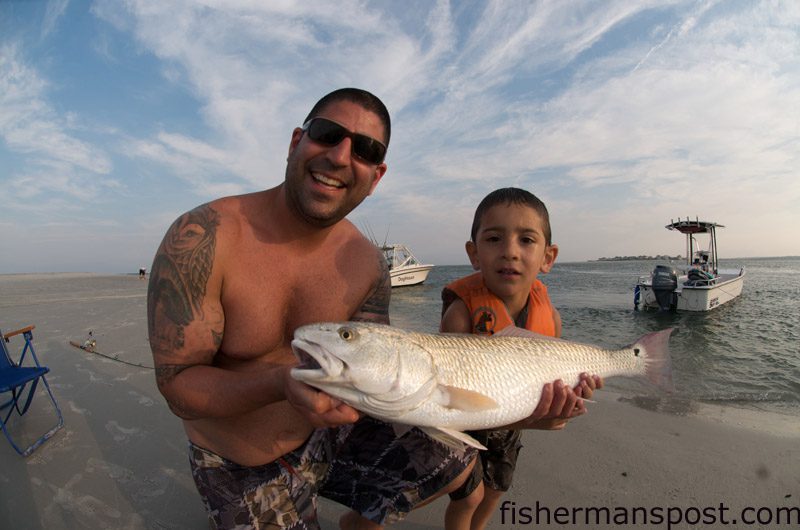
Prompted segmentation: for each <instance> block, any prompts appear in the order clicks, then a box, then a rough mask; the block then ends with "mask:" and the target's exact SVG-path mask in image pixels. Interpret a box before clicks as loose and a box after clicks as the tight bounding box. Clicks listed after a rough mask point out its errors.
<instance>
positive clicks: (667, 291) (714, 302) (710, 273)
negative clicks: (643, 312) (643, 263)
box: [633, 217, 745, 311]
mask: <svg viewBox="0 0 800 530" xmlns="http://www.w3.org/2000/svg"><path fill="white" fill-rule="evenodd" d="M666 228H667V229H668V230H677V231H678V232H680V233H682V234H684V235H686V261H687V263H686V265H687V266H686V269H685V270H683V271H680V272H679V271H676V270H675V269H674V268H673V267H672V266H671V265H656V268H655V269H654V270H653V272H652V273H651V274H650V275H649V276H641V277H640V278H639V281H638V282H637V283H636V288H635V291H634V299H633V303H634V306H635V307H636V309H638V308H639V305H640V304H641V305H642V307H643V308H644V309H660V310H662V311H672V310H678V311H710V310H711V309H714V308H715V307H719V306H721V305H722V304H724V303H726V302H730V301H731V300H733V299H734V298H736V297H737V296H739V295H740V294H742V286H743V284H744V274H745V273H744V267H742V268H740V269H738V270H721V269H720V268H719V258H718V255H717V232H716V229H717V228H724V226H723V225H721V224H717V223H714V222H710V221H700V220H699V219H697V218H695V220H694V221H692V220H691V219H689V218H688V217H687V218H686V219H685V220H681V219H678V220H677V221H673V220H670V224H668V225H667V226H666ZM701 234H702V235H705V236H707V239H708V246H707V248H706V249H703V248H701V246H700V245H699V243H698V241H697V238H696V236H698V235H701Z"/></svg>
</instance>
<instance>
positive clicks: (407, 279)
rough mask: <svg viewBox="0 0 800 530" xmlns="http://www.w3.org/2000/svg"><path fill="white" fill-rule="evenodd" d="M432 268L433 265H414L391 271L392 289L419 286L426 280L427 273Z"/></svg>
mask: <svg viewBox="0 0 800 530" xmlns="http://www.w3.org/2000/svg"><path fill="white" fill-rule="evenodd" d="M432 268H433V265H416V266H411V267H400V268H397V269H392V270H391V272H390V274H391V277H392V287H405V286H408V285H419V284H421V283H422V282H424V281H425V280H426V279H427V278H428V273H429V272H430V271H431V269H432Z"/></svg>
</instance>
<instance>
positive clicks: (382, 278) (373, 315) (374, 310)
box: [350, 253, 392, 324]
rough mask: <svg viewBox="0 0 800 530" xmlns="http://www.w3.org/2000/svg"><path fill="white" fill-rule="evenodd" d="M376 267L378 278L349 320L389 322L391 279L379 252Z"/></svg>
mask: <svg viewBox="0 0 800 530" xmlns="http://www.w3.org/2000/svg"><path fill="white" fill-rule="evenodd" d="M378 269H379V274H378V278H377V280H376V281H375V284H374V285H373V288H372V290H371V292H370V295H369V297H368V298H367V299H366V300H365V301H364V304H363V305H362V306H361V308H359V310H358V311H357V312H356V313H355V314H354V315H353V316H352V317H351V318H350V320H354V321H359V322H376V323H378V324H389V301H390V299H391V297H392V280H391V276H390V275H389V264H388V263H387V262H386V259H384V257H383V255H382V254H380V253H379V259H378Z"/></svg>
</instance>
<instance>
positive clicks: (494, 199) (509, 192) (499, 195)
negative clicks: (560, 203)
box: [470, 188, 551, 246]
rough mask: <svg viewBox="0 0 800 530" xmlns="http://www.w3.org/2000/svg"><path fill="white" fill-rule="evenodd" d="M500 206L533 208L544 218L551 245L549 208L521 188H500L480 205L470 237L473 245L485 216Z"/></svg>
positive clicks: (476, 211) (545, 230) (545, 234)
mask: <svg viewBox="0 0 800 530" xmlns="http://www.w3.org/2000/svg"><path fill="white" fill-rule="evenodd" d="M498 204H521V205H523V206H528V207H529V208H533V210H534V211H535V212H536V213H537V214H539V217H541V218H542V225H543V226H542V228H543V230H544V238H545V243H546V244H547V245H548V246H549V245H550V243H551V233H550V214H548V213H547V206H545V205H544V203H543V202H542V201H541V200H539V198H538V197H537V196H536V195H534V194H533V193H531V192H529V191H526V190H522V189H519V188H500V189H498V190H494V191H493V192H491V193H490V194H489V195H487V196H486V197H484V198H483V200H482V201H481V202H480V204H479V205H478V208H476V209H475V217H474V218H473V220H472V231H471V233H470V235H471V237H472V242H473V243H474V242H475V238H476V237H477V235H478V230H479V229H480V227H481V220H482V219H483V216H484V215H485V214H486V212H487V211H488V210H489V208H491V207H492V206H496V205H498Z"/></svg>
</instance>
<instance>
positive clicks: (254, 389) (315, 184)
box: [147, 89, 577, 529]
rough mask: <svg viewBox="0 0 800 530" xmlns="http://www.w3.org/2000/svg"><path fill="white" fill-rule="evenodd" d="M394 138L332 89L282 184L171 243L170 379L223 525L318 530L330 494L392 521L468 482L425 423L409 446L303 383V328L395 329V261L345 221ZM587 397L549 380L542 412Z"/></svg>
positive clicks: (213, 207)
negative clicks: (299, 346) (299, 374)
mask: <svg viewBox="0 0 800 530" xmlns="http://www.w3.org/2000/svg"><path fill="white" fill-rule="evenodd" d="M390 132H391V126H390V120H389V114H388V112H387V111H386V108H385V107H384V105H383V103H381V101H380V100H379V99H378V98H376V97H375V96H373V95H372V94H370V93H368V92H365V91H363V90H358V89H341V90H337V91H334V92H332V93H330V94H328V95H327V96H325V97H323V98H322V99H321V100H320V101H319V102H318V103H317V104H316V105H315V107H314V108H313V109H312V110H311V112H310V113H309V115H308V117H307V118H306V120H305V123H304V125H303V127H302V128H296V129H294V131H293V132H292V137H291V141H290V143H289V156H288V158H287V166H286V175H285V179H284V182H283V183H282V184H280V185H279V186H277V187H275V188H272V189H269V190H266V191H261V192H257V193H252V194H248V195H241V196H236V197H228V198H224V199H219V200H216V201H213V202H211V203H208V204H205V205H202V206H200V207H198V208H196V209H194V210H192V211H190V212H188V213H185V214H184V215H182V216H180V217H179V218H178V219H177V220H176V221H175V222H174V223H173V225H172V226H171V227H170V228H169V230H168V231H167V233H166V235H165V237H164V240H163V241H162V243H161V245H160V246H159V249H158V251H157V253H156V257H155V260H154V262H153V266H152V268H151V273H150V274H151V275H150V283H149V288H148V304H147V306H148V329H149V337H150V347H151V349H152V351H153V359H154V362H155V365H156V381H157V384H158V388H159V390H160V391H161V393H162V394H163V395H164V397H165V399H166V401H167V403H168V404H169V407H170V409H171V410H172V411H173V412H174V413H175V414H176V415H177V416H179V417H180V418H181V419H182V420H183V425H184V429H185V430H186V434H187V436H188V438H189V442H190V447H189V457H190V462H191V466H192V475H193V477H194V479H195V483H196V485H197V488H198V491H199V492H200V495H201V497H202V498H203V502H204V504H205V506H206V509H207V510H208V513H209V519H210V521H211V523H212V525H213V526H214V527H217V528H230V527H233V526H237V525H242V526H243V527H253V528H263V527H269V528H276V527H279V528H291V529H306V528H312V529H314V528H319V525H318V523H317V521H316V497H317V495H322V496H324V497H327V498H330V499H332V500H335V501H337V502H339V503H341V504H344V505H346V506H349V507H351V508H353V509H354V510H355V511H352V512H349V513H347V514H346V515H345V516H343V517H342V519H341V520H340V525H341V526H342V528H347V529H350V528H379V525H380V524H383V523H384V522H388V521H393V520H397V519H398V518H401V517H402V516H403V515H405V514H406V513H407V512H409V511H410V510H411V509H413V508H414V507H416V506H419V505H421V504H423V503H424V502H426V501H428V500H430V499H432V498H433V497H434V496H435V495H436V494H442V493H444V492H446V491H447V489H454V488H455V487H457V486H458V485H459V484H460V483H461V482H462V481H463V479H464V478H466V476H467V475H468V470H469V469H470V465H471V463H472V459H473V457H474V452H470V451H464V452H457V451H452V450H450V449H448V448H446V447H445V446H444V445H442V444H439V443H438V442H434V441H432V440H431V439H429V438H427V437H426V436H425V435H424V434H422V433H421V432H420V431H419V430H418V429H412V430H411V431H409V432H408V433H406V434H404V435H403V436H402V437H399V438H397V437H396V435H395V434H394V431H393V430H392V429H391V427H390V426H388V425H386V424H384V423H382V422H378V421H377V420H372V419H370V418H363V419H360V420H359V414H358V412H357V411H355V410H354V409H352V408H351V407H349V406H347V405H345V404H342V403H340V402H337V401H336V400H334V399H333V398H331V397H330V396H328V395H326V394H324V393H322V392H318V391H316V390H315V389H312V388H311V387H308V386H306V385H304V384H302V383H299V382H297V381H295V380H294V379H292V378H291V377H290V376H289V369H290V367H291V366H292V365H294V364H296V360H295V357H294V355H293V354H292V351H291V346H290V343H291V340H292V337H293V334H294V330H295V329H297V327H299V326H302V325H304V324H308V323H312V322H320V321H345V320H365V321H373V322H380V323H387V324H388V323H389V315H388V309H389V296H390V288H391V287H390V281H389V275H388V270H387V266H386V262H385V260H384V258H383V256H382V255H381V254H380V252H379V251H378V249H376V248H375V247H374V246H373V245H372V244H371V243H370V242H369V241H367V240H366V239H365V238H364V237H363V236H362V235H361V234H360V233H359V232H358V230H357V229H356V228H355V227H354V226H353V225H352V224H351V223H350V222H349V221H347V220H345V219H344V217H345V216H346V215H347V214H348V213H349V212H350V211H351V210H352V209H353V208H355V207H356V206H358V204H360V203H361V201H363V200H364V198H366V197H367V196H368V195H370V194H371V193H372V192H373V191H374V190H375V187H376V186H377V184H378V182H379V181H380V179H381V177H383V175H384V174H385V172H386V164H385V163H384V161H383V159H384V156H385V151H386V146H388V144H389V137H390ZM576 400H577V398H576V397H575V394H574V393H572V392H571V389H568V388H567V389H560V390H559V391H556V392H554V391H553V385H552V384H549V385H546V387H545V389H544V392H543V394H542V399H541V401H540V405H539V407H537V411H535V412H534V415H533V416H532V417H531V419H536V418H542V417H551V418H556V417H559V416H565V415H571V414H573V413H574V409H575V406H576ZM354 422H355V423H354ZM315 427H316V429H315ZM445 486H447V488H445ZM358 514H362V515H363V516H364V517H367V518H368V519H365V518H364V517H361V516H359V515H358Z"/></svg>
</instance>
